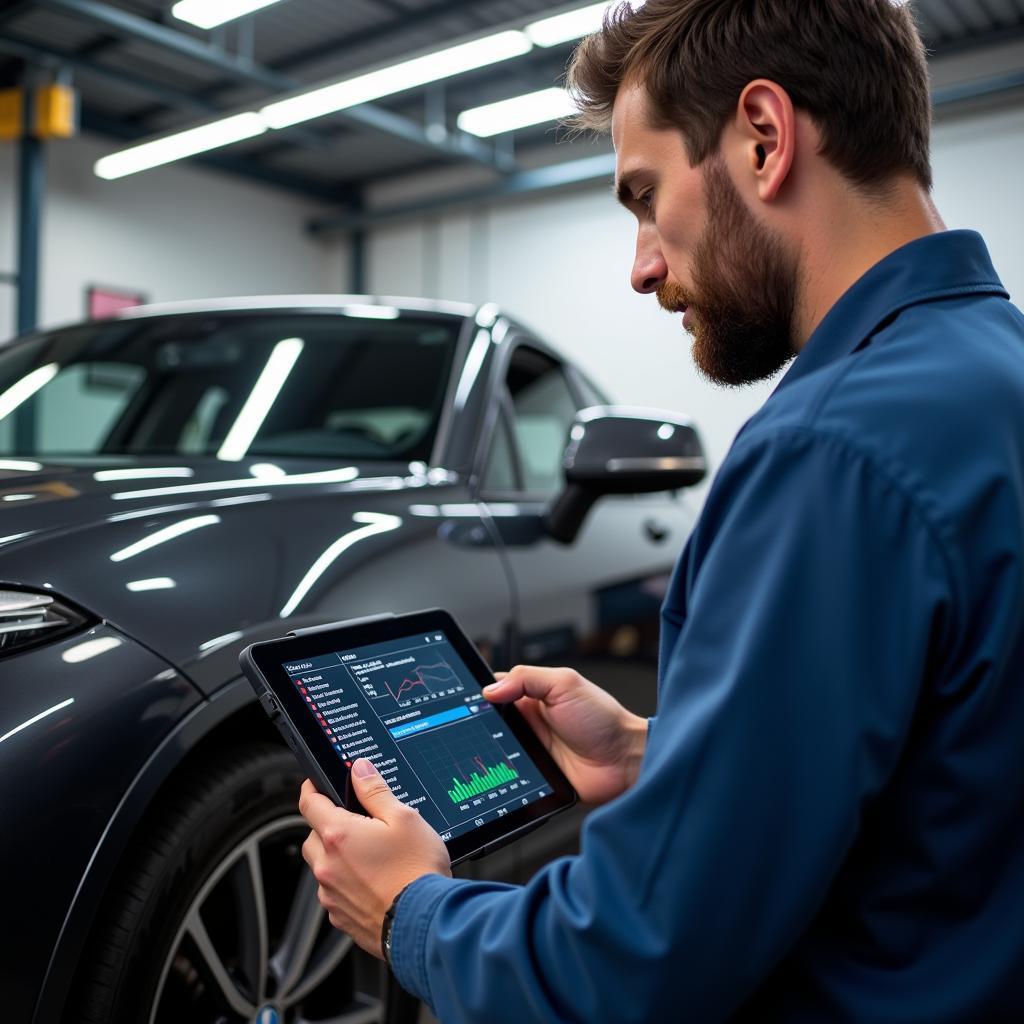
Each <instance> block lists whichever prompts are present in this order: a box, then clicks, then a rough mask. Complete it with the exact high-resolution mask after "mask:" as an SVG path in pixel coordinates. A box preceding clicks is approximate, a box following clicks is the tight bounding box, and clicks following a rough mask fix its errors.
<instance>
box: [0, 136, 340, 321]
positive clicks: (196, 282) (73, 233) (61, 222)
mask: <svg viewBox="0 0 1024 1024" xmlns="http://www.w3.org/2000/svg"><path fill="white" fill-rule="evenodd" d="M111 148H112V147H111V146H110V144H109V143H105V142H102V141H99V140H96V139H94V138H92V137H88V136H86V137H82V138H79V139H74V140H71V141H65V142H53V143H50V144H49V145H48V149H47V165H48V166H47V176H48V181H47V194H46V203H45V208H44V213H43V237H42V268H41V281H40V289H41V295H40V322H41V323H42V324H44V325H49V324H55V323H61V322H64V321H68V320H77V319H80V318H82V317H83V316H84V314H85V301H86V300H85V292H86V288H87V287H88V286H89V285H102V286H106V287H110V288H115V289H124V290H127V291H138V292H142V293H144V294H145V295H146V296H147V297H148V298H149V299H150V300H151V301H154V302H163V301H170V300H175V299H190V298H207V297H210V296H215V295H249V294H257V295H258V294H272V293H275V292H284V293H297V292H322V291H339V290H341V289H342V288H343V286H344V285H345V284H347V281H346V279H345V278H346V270H345V252H344V250H343V249H339V248H338V247H336V246H334V247H330V248H327V247H325V246H323V245H322V244H320V243H318V242H315V241H313V240H312V239H311V238H310V237H309V235H308V234H307V233H306V231H305V225H306V222H307V221H308V219H309V218H310V217H312V216H314V215H316V214H318V213H319V214H322V213H323V212H324V209H323V207H322V206H320V205H318V204H315V203H310V202H305V201H303V200H302V199H301V198H296V199H292V198H290V197H289V196H287V195H285V194H284V193H282V192H280V191H279V190H276V189H272V188H268V187H263V186H260V185H250V184H248V183H247V182H245V181H244V180H243V179H241V178H237V177H231V176H228V175H226V174H221V173H218V172H215V171H208V170H202V169H193V168H188V167H182V166H176V167H168V168H161V169H157V170H154V171H149V172H146V173H144V174H139V175H135V176H132V177H130V178H124V179H121V180H120V181H112V182H107V181H102V180H101V179H99V178H97V177H96V176H95V175H94V174H93V172H92V165H93V163H94V162H95V160H96V159H97V157H99V156H101V155H103V154H105V153H107V152H110V150H111ZM16 171H17V154H16V147H15V146H13V145H11V144H5V145H0V269H2V270H12V269H14V267H15V264H16V251H15V245H16V243H15V231H16V228H15V223H16V222H15V216H16V211H17V180H16ZM14 323H15V321H14V294H13V289H12V288H10V287H8V286H0V335H2V336H3V337H7V336H9V335H10V334H11V333H13V330H14Z"/></svg>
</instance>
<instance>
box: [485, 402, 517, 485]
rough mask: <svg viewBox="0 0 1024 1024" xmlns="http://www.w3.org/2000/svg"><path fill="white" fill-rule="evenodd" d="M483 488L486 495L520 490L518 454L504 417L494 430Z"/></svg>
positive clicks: (499, 420)
mask: <svg viewBox="0 0 1024 1024" xmlns="http://www.w3.org/2000/svg"><path fill="white" fill-rule="evenodd" d="M481 487H482V488H483V491H484V493H485V494H502V493H508V492H512V491H518V490H519V473H518V472H517V470H516V453H515V449H514V447H513V445H512V438H511V437H510V436H509V430H508V421H507V419H506V418H505V417H504V416H501V417H499V419H498V423H497V426H496V427H495V429H494V436H493V438H492V439H491V450H490V452H489V453H488V455H487V464H486V466H485V467H484V473H483V478H482V479H481Z"/></svg>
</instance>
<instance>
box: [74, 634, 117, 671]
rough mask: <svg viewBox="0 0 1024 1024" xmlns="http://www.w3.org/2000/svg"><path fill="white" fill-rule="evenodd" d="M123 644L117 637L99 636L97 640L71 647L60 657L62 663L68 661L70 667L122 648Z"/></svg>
mask: <svg viewBox="0 0 1024 1024" xmlns="http://www.w3.org/2000/svg"><path fill="white" fill-rule="evenodd" d="M123 642H124V641H123V640H120V639H118V638H117V637H116V636H99V637H97V638H96V639H95V640H86V641H85V642H84V643H80V644H75V646H74V647H69V648H68V649H67V650H66V651H65V652H64V653H63V654H62V655H61V656H60V657H61V661H66V662H67V663H68V664H69V665H77V664H78V663H79V662H80V661H88V660H89V659H90V658H95V657H96V656H97V655H100V654H106V653H107V651H112V650H114V648H115V647H120V646H121V644H122V643H123Z"/></svg>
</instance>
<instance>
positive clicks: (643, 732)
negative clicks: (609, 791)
mask: <svg viewBox="0 0 1024 1024" xmlns="http://www.w3.org/2000/svg"><path fill="white" fill-rule="evenodd" d="M647 730H648V722H647V719H646V718H642V717H641V716H640V715H634V714H633V713H632V712H627V713H626V719H625V722H624V727H623V736H624V753H623V756H622V773H623V776H624V778H625V783H626V785H625V788H626V789H629V788H630V787H631V786H632V785H633V783H634V782H636V780H637V779H638V778H639V777H640V765H641V763H642V762H643V759H644V752H645V751H646V750H647Z"/></svg>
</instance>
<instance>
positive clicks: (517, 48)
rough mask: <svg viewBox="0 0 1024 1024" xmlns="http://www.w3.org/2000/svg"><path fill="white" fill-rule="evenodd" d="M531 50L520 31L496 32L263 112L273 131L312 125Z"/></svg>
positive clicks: (284, 102) (292, 98)
mask: <svg viewBox="0 0 1024 1024" xmlns="http://www.w3.org/2000/svg"><path fill="white" fill-rule="evenodd" d="M531 49H532V44H531V42H530V40H529V39H527V38H526V36H525V35H524V34H523V33H522V32H517V31H509V32H496V33H495V34H494V35H490V36H484V38H482V39H475V40H473V41H472V42H470V43H461V44H460V45H458V46H452V47H449V48H448V49H447V50H439V51H437V52H436V53H428V54H426V55H424V56H422V57H414V58H413V59H412V60H407V61H402V63H400V64H392V65H391V66H390V67H386V68H380V69H379V70H378V71H370V72H368V73H367V74H363V75H357V76H356V77H354V78H349V79H346V80H345V81H342V82H335V83H334V84H333V85H327V86H323V87H322V88H320V89H312V90H310V91H309V92H304V93H301V94H300V95H298V96H292V97H291V98H289V99H286V100H279V101H278V102H277V103H271V104H269V105H267V106H265V107H264V108H263V109H262V110H261V111H260V114H261V115H262V117H263V119H264V121H265V123H266V124H267V125H268V126H269V127H271V128H287V127H288V126H289V125H293V124H298V123H299V122H300V121H309V120H311V119H312V118H314V117H322V116H323V115H324V114H332V113H334V112H335V111H338V110H345V109H346V108H348V107H355V106H358V105H359V104H360V103H369V102H371V101H372V100H378V99H380V98H381V97H382V96H391V95H393V94H394V93H398V92H404V91H405V90H406V89H415V88H416V87H418V86H421V85H426V84H427V83H428V82H437V81H441V80H442V79H445V78H451V77H452V76H454V75H459V74H462V73H463V72H466V71H474V70H475V69H477V68H483V67H487V66H488V65H490V64H497V63H498V62H500V61H503V60H508V59H509V58H511V57H519V56H522V55H523V54H524V53H528V52H529V51H530V50H531Z"/></svg>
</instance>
